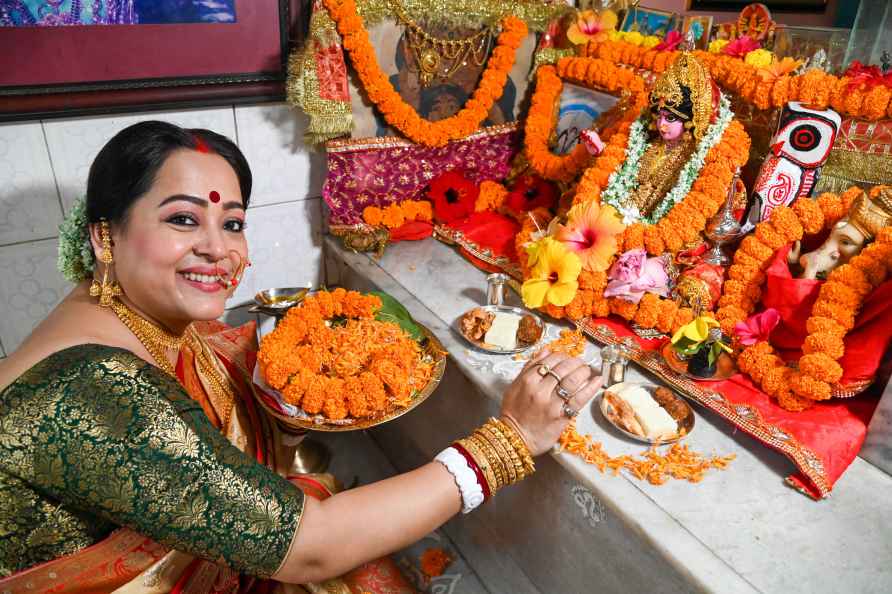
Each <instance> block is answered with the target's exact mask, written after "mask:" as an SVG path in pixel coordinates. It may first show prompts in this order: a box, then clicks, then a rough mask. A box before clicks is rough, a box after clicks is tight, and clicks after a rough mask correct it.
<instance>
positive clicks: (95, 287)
mask: <svg viewBox="0 0 892 594" xmlns="http://www.w3.org/2000/svg"><path fill="white" fill-rule="evenodd" d="M99 235H100V238H101V240H102V254H100V255H99V261H100V262H102V263H103V264H105V270H104V271H103V273H102V283H101V284H100V282H99V281H97V280H96V279H95V278H94V279H93V282H92V283H91V284H90V297H99V306H100V307H111V304H112V300H113V299H114V298H115V297H118V296H119V295H121V287H120V285H118V283H116V282H115V281H113V280H110V279H109V278H108V276H109V274H108V273H109V270H110V269H111V265H112V264H113V263H114V257H113V256H112V251H111V233H110V232H109V228H108V221H100V222H99Z"/></svg>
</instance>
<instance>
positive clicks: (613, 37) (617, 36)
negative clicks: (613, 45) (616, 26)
mask: <svg viewBox="0 0 892 594" xmlns="http://www.w3.org/2000/svg"><path fill="white" fill-rule="evenodd" d="M624 35H625V34H624V33H623V32H622V31H616V30H614V31H611V32H610V33H608V34H607V39H609V40H610V41H622V40H623V37H624Z"/></svg>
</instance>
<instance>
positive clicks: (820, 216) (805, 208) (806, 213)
mask: <svg viewBox="0 0 892 594" xmlns="http://www.w3.org/2000/svg"><path fill="white" fill-rule="evenodd" d="M793 212H795V213H796V216H797V217H799V222H800V223H801V224H802V228H803V229H804V230H805V232H806V233H807V234H808V235H814V234H815V233H818V232H819V231H820V230H821V229H823V228H824V213H823V212H822V211H821V207H820V206H819V205H818V203H817V201H815V200H812V199H811V198H799V199H798V200H796V201H795V202H794V203H793Z"/></svg>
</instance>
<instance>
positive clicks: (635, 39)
mask: <svg viewBox="0 0 892 594" xmlns="http://www.w3.org/2000/svg"><path fill="white" fill-rule="evenodd" d="M623 39H624V40H625V41H628V42H629V43H631V44H633V45H641V44H642V43H644V35H642V34H641V33H639V32H638V31H626V32H625V34H624V35H623Z"/></svg>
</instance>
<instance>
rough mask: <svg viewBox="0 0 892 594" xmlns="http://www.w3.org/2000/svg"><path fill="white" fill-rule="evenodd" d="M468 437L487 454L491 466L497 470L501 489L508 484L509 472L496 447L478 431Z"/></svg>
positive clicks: (497, 478)
mask: <svg viewBox="0 0 892 594" xmlns="http://www.w3.org/2000/svg"><path fill="white" fill-rule="evenodd" d="M468 439H469V440H471V442H472V443H474V444H475V445H476V446H477V449H479V450H480V451H481V452H483V455H484V456H486V459H487V460H488V461H489V465H490V467H491V468H492V469H493V471H494V472H495V475H496V480H497V481H498V488H499V489H501V488H502V487H504V486H505V485H507V484H508V473H507V471H506V470H505V467H504V464H503V462H502V459H501V457H499V455H498V453H497V452H496V451H495V449H494V448H493V447H492V446H491V445H489V442H488V441H486V440H485V439H483V438H482V437H480V435H479V434H478V433H477V432H476V431H475V432H474V433H472V434H471V435H470V436H468Z"/></svg>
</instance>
